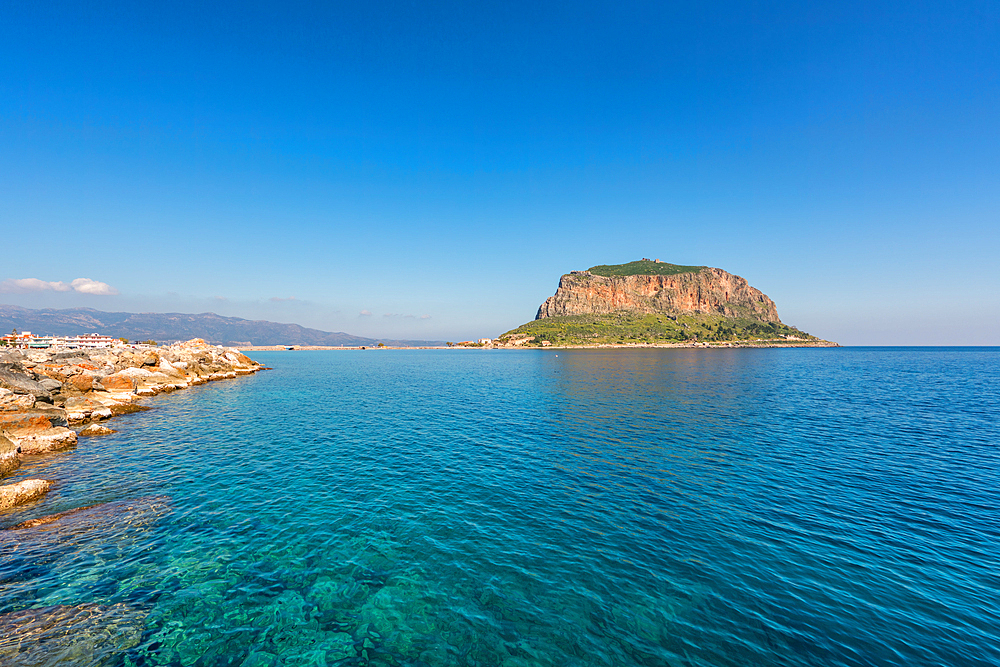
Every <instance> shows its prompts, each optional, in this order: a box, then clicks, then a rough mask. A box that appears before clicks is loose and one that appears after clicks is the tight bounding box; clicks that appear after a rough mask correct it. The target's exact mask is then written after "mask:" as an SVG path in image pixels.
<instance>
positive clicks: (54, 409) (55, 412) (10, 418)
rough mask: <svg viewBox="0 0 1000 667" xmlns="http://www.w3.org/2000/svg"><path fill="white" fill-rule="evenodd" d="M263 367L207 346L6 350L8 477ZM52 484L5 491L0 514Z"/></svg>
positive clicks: (3, 428) (1, 414) (2, 464)
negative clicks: (117, 420)
mask: <svg viewBox="0 0 1000 667" xmlns="http://www.w3.org/2000/svg"><path fill="white" fill-rule="evenodd" d="M261 368H262V366H261V365H260V364H258V363H257V362H255V361H253V360H252V359H250V358H249V357H247V356H246V355H244V354H242V353H241V352H239V351H238V350H236V349H234V348H224V347H221V346H215V345H209V344H207V343H205V341H203V340H201V339H194V340H190V341H188V342H186V343H176V344H174V345H169V346H166V347H153V346H139V347H130V346H122V347H111V348H94V349H75V350H67V349H59V348H50V349H26V350H18V349H14V350H6V351H5V350H3V349H0V478H3V477H5V476H7V475H9V474H10V473H11V472H13V471H14V470H16V469H17V468H18V466H20V462H21V457H22V456H24V455H34V454H45V453H48V452H53V451H57V450H61V449H65V448H67V447H72V446H73V445H75V444H76V443H77V439H78V437H80V436H91V435H103V434H106V433H113V432H114V431H113V430H111V429H110V428H108V427H106V426H104V425H103V424H101V423H100V422H103V421H104V420H107V419H110V418H111V417H114V416H115V415H120V414H124V413H128V412H136V411H138V410H142V409H144V408H143V407H141V406H139V405H137V404H136V402H137V401H138V400H139V399H141V398H143V397H147V396H154V395H156V394H160V393H164V392H171V391H176V390H178V389H184V388H186V387H190V386H193V385H198V384H204V383H206V382H209V381H212V380H222V379H226V378H235V377H237V376H238V375H246V374H249V373H255V372H257V371H258V370H260V369H261ZM51 486H52V482H51V481H49V480H38V479H27V480H23V481H21V482H18V483H17V484H6V485H0V510H2V509H5V508H9V507H13V506H14V505H17V504H21V503H24V502H28V501H30V500H33V499H35V498H38V497H40V496H42V495H44V494H45V493H46V492H48V490H49V488H50V487H51Z"/></svg>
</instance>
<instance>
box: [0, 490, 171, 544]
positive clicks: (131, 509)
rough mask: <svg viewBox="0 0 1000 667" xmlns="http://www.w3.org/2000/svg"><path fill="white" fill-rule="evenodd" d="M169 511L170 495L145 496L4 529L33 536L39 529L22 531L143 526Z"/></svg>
mask: <svg viewBox="0 0 1000 667" xmlns="http://www.w3.org/2000/svg"><path fill="white" fill-rule="evenodd" d="M0 488H2V487H0ZM169 511H170V496H143V497H141V498H135V499H133V500H116V501H113V502H110V503H100V504H97V505H87V506H86V507H77V508H75V509H71V510H67V511H65V512H59V513H58V514H50V515H48V516H43V517H39V518H37V519H29V520H28V521H22V522H21V523H19V524H17V525H15V526H11V527H10V528H7V529H5V530H4V531H2V532H3V533H5V534H6V536H15V537H17V538H18V539H29V538H31V537H32V536H33V535H34V534H36V533H37V532H39V531H28V532H21V531H26V530H27V529H29V528H37V529H39V530H40V531H42V532H45V533H48V534H49V535H50V536H54V537H55V538H60V537H67V536H69V535H74V534H79V533H84V532H89V531H91V530H95V529H114V528H117V527H119V526H131V527H141V526H145V525H148V524H150V523H152V522H153V521H155V520H156V519H158V518H159V517H161V516H163V515H164V514H167V513H168V512H169ZM43 526H44V528H42V527H43Z"/></svg>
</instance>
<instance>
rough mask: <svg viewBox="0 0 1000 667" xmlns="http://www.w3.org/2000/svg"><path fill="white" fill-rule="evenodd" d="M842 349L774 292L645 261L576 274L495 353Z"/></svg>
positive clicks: (721, 274) (727, 276)
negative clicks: (789, 312) (789, 317)
mask: <svg viewBox="0 0 1000 667" xmlns="http://www.w3.org/2000/svg"><path fill="white" fill-rule="evenodd" d="M592 345H610V346H616V347H617V346H631V345H658V346H660V345H681V346H698V345H701V346H704V345H721V346H727V347H733V346H737V347H761V346H765V347H773V346H777V345H780V346H792V345H794V346H834V345H836V344H835V343H830V342H828V341H823V340H820V339H818V338H816V337H815V336H812V335H810V334H807V333H804V332H802V331H799V330H798V329H796V328H795V327H791V326H788V325H786V324H784V323H782V321H781V319H780V318H779V317H778V309H777V307H776V306H775V304H774V301H772V300H771V299H770V298H769V297H768V296H767V295H766V294H764V293H763V292H761V291H760V290H759V289H757V288H755V287H752V286H751V285H750V284H749V283H748V282H747V281H746V280H745V279H744V278H741V277H740V276H737V275H733V274H732V273H729V272H728V271H723V270H722V269H716V268H711V267H707V266H679V265H676V264H667V263H665V262H661V261H659V260H649V259H642V260H639V261H636V262H629V263H627V264H616V265H601V266H594V267H591V268H590V269H588V270H586V271H572V272H570V273H568V274H566V275H564V276H562V278H560V280H559V288H558V289H557V290H556V293H555V294H554V295H552V296H551V297H549V298H548V299H546V300H545V302H544V303H543V304H542V305H541V306H540V307H539V309H538V313H537V314H536V316H535V320H534V321H532V322H528V323H527V324H523V325H521V326H520V327H518V328H517V329H512V330H511V331H508V332H506V333H504V334H501V335H500V336H499V337H498V338H497V339H496V341H495V342H494V346H495V347H535V346H537V347H551V346H555V347H560V346H571V347H576V346H592Z"/></svg>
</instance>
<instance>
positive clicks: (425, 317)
mask: <svg viewBox="0 0 1000 667" xmlns="http://www.w3.org/2000/svg"><path fill="white" fill-rule="evenodd" d="M420 319H422V320H429V319H431V316H430V315H421V316H420Z"/></svg>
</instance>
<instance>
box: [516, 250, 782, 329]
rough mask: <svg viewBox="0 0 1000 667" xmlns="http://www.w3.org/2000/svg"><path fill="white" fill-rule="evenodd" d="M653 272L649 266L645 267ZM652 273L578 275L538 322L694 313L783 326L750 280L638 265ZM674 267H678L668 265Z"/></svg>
mask: <svg viewBox="0 0 1000 667" xmlns="http://www.w3.org/2000/svg"><path fill="white" fill-rule="evenodd" d="M647 263H648V264H650V265H651V266H644V265H645V264H647ZM632 264H635V265H639V266H636V268H635V269H634V270H636V271H643V270H647V271H649V273H635V274H632V275H600V274H599V273H598V272H595V269H598V268H599V267H594V269H591V270H588V271H573V272H571V273H568V274H566V275H564V276H563V277H562V278H560V279H559V289H557V290H556V293H555V294H554V295H553V296H550V297H549V298H548V299H546V300H545V303H543V304H542V305H541V307H539V309H538V314H537V315H536V317H535V319H542V318H544V317H560V316H563V315H592V314H604V313H614V312H617V311H622V310H626V311H629V312H632V313H643V314H651V313H664V314H669V315H688V314H693V313H699V314H711V315H722V316H724V317H741V318H746V319H752V320H756V321H758V322H780V321H781V320H780V319H779V318H778V309H777V307H776V306H775V305H774V301H772V300H771V299H770V298H768V296H767V295H766V294H764V293H763V292H761V291H760V290H759V289H757V288H755V287H751V286H750V283H748V282H747V281H746V280H745V279H744V278H741V277H740V276H735V275H733V274H731V273H729V272H727V271H723V270H722V269H713V268H709V267H679V268H690V269H695V270H694V271H687V272H683V273H680V272H678V273H673V274H669V275H664V274H658V273H654V272H655V271H656V270H657V269H659V268H660V267H659V266H658V265H660V264H661V263H660V262H651V261H649V260H643V261H640V262H632ZM664 266H667V267H672V266H675V265H672V264H665V265H664Z"/></svg>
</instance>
